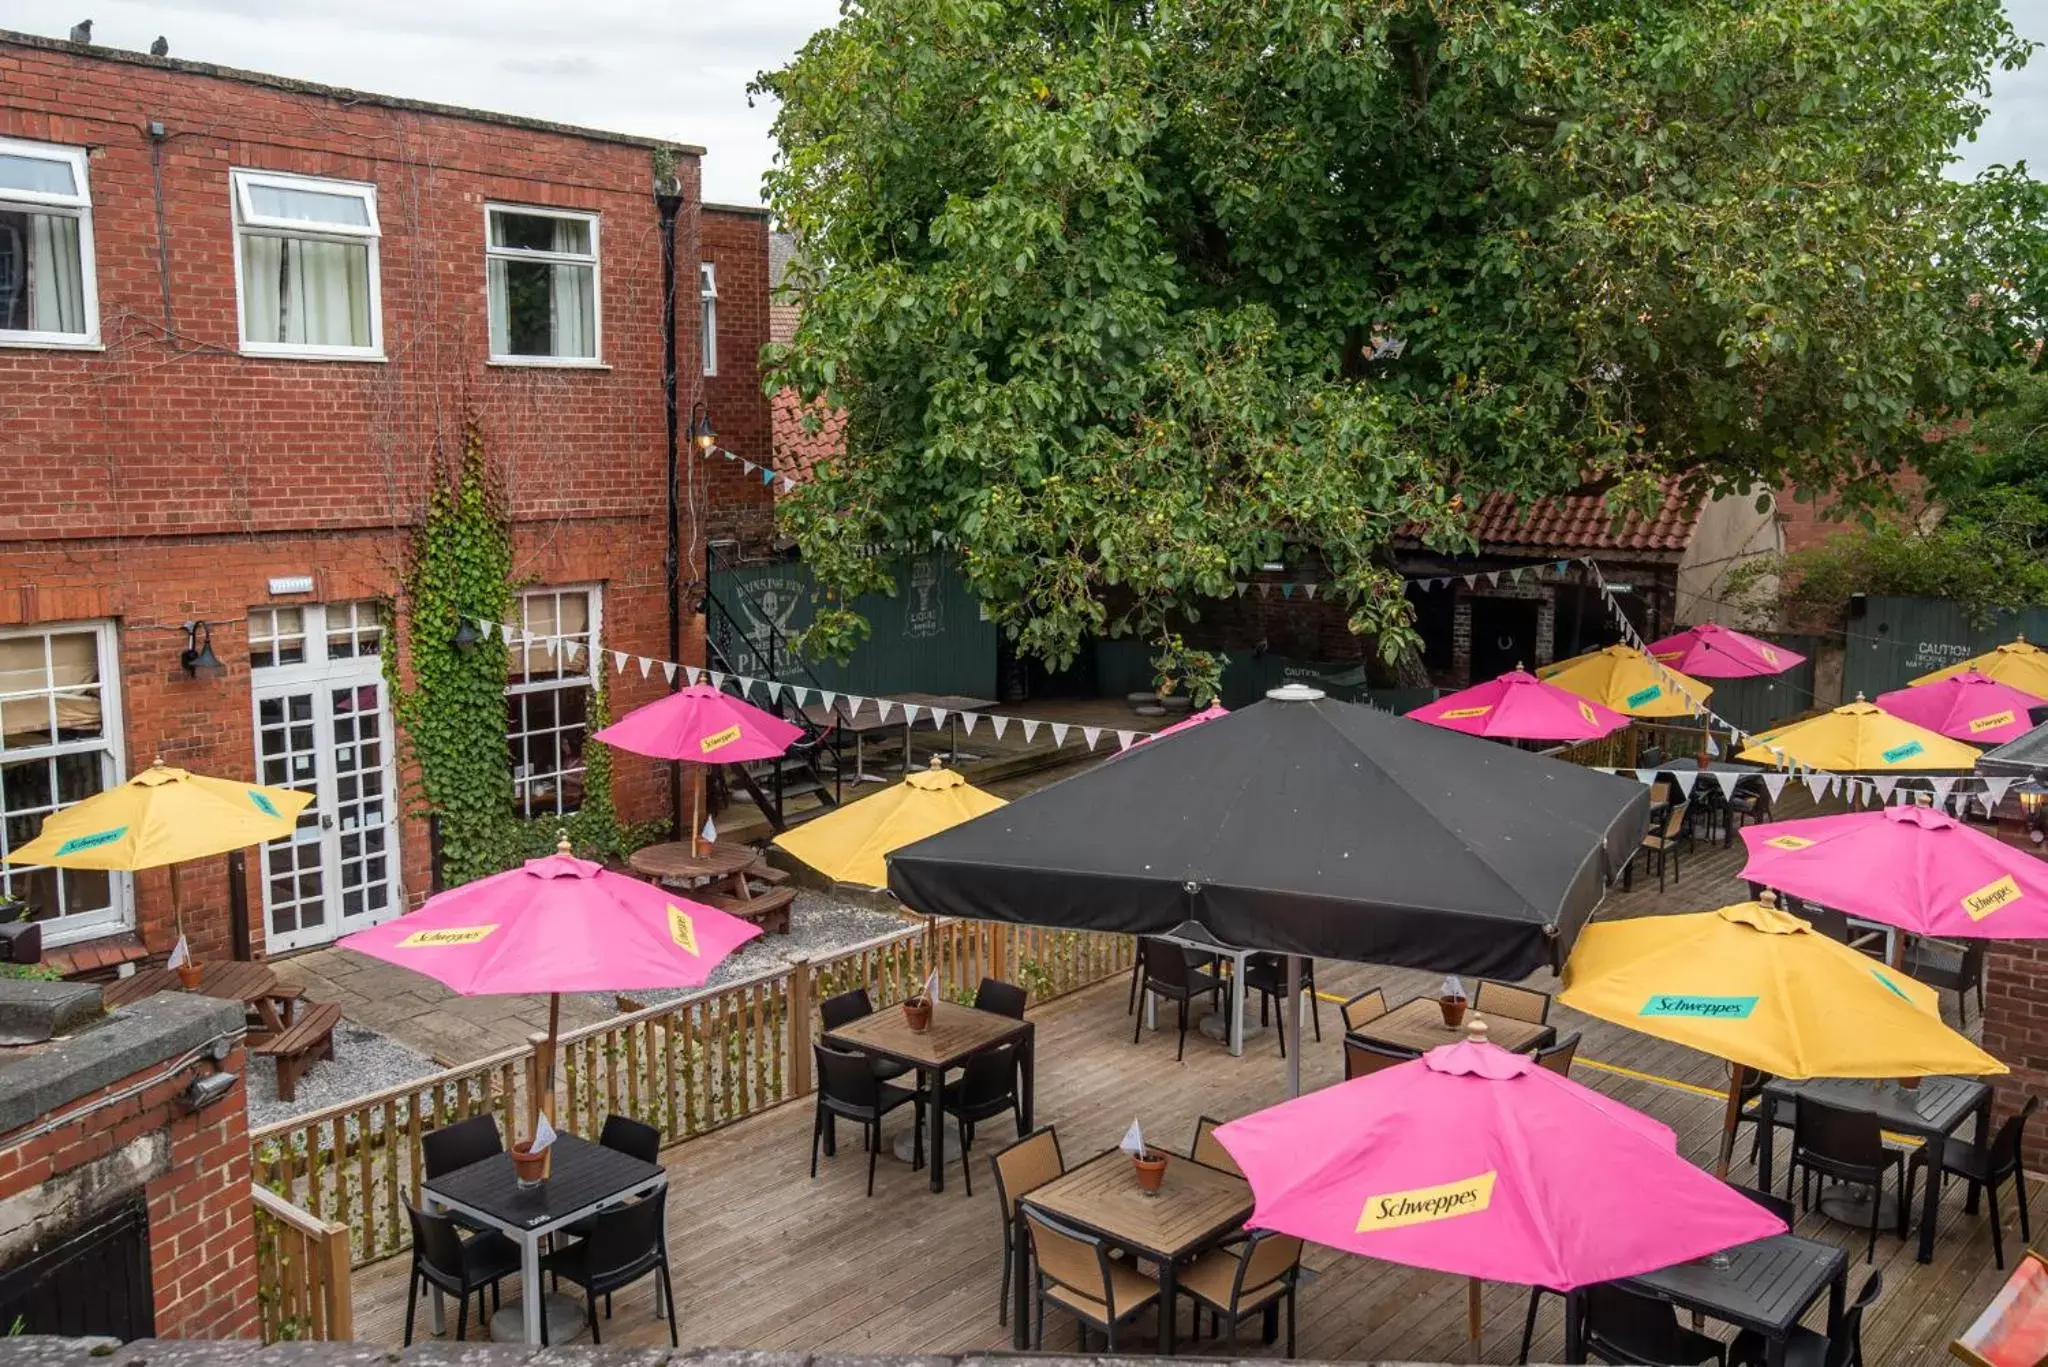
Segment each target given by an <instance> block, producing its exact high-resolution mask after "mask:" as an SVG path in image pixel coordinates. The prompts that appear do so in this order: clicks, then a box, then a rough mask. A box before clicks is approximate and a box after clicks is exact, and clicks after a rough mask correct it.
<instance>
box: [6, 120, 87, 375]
mask: <svg viewBox="0 0 2048 1367" xmlns="http://www.w3.org/2000/svg"><path fill="white" fill-rule="evenodd" d="M99 333H100V316H99V299H98V296H97V293H96V290H95V288H94V283H93V262H92V193H91V190H90V187H89V186H88V185H87V184H86V167H85V151H84V149H82V148H77V147H53V146H50V145H49V144H47V143H40V142H14V141H11V140H9V139H6V138H0V344H4V345H12V346H97V345H98V344H99V339H100V337H99Z"/></svg>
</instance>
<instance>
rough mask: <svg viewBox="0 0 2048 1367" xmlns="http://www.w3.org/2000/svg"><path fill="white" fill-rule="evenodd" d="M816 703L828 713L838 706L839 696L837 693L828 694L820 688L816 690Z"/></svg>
mask: <svg viewBox="0 0 2048 1367" xmlns="http://www.w3.org/2000/svg"><path fill="white" fill-rule="evenodd" d="M818 701H819V702H820V703H821V704H823V705H824V708H825V710H826V711H827V712H830V711H831V710H832V709H833V707H835V706H836V705H837V704H838V702H839V695H838V694H837V693H828V692H826V691H825V690H824V689H822V688H821V689H819V690H818Z"/></svg>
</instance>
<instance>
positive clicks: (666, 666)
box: [661, 660, 676, 683]
mask: <svg viewBox="0 0 2048 1367" xmlns="http://www.w3.org/2000/svg"><path fill="white" fill-rule="evenodd" d="M661 672H662V675H663V676H664V677H665V678H667V679H668V681H669V682H670V683H674V682H675V681H676V667H675V665H674V663H673V662H671V661H668V660H663V661H662V662H661Z"/></svg>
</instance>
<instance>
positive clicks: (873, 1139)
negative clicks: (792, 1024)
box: [811, 1043, 925, 1196]
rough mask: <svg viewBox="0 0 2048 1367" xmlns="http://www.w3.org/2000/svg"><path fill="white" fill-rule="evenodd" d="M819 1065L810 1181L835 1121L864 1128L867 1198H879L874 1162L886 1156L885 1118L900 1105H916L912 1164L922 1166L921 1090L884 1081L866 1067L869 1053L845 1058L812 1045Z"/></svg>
mask: <svg viewBox="0 0 2048 1367" xmlns="http://www.w3.org/2000/svg"><path fill="white" fill-rule="evenodd" d="M811 1058H812V1060H813V1062H814V1063H815V1065H816V1072H815V1076H816V1077H817V1082H818V1090H817V1097H818V1100H817V1113H816V1115H815V1116H814V1117H813V1118H812V1121H811V1180H812V1181H814V1182H815V1181H816V1180H817V1179H818V1146H819V1145H820V1144H821V1143H822V1142H823V1141H824V1138H825V1127H826V1126H827V1125H829V1124H831V1123H832V1120H833V1119H834V1118H835V1117H837V1118H838V1119H841V1120H851V1121H853V1122H854V1123H855V1124H857V1125H859V1126H860V1127H861V1130H862V1133H863V1135H864V1137H865V1138H866V1141H867V1149H868V1195H870V1196H873V1195H874V1194H875V1160H876V1159H877V1158H879V1157H880V1156H881V1152H882V1117H883V1116H885V1115H887V1114H889V1112H891V1111H893V1110H895V1109H896V1108H897V1107H899V1106H911V1105H914V1106H916V1107H917V1121H916V1124H917V1129H916V1132H915V1134H916V1138H915V1141H914V1142H915V1144H916V1150H915V1156H914V1159H913V1164H912V1165H913V1166H915V1167H922V1166H923V1165H924V1101H925V1096H924V1093H923V1092H920V1091H915V1090H913V1089H912V1088H909V1087H904V1086H901V1085H899V1084H897V1083H893V1082H884V1081H882V1080H881V1079H880V1078H878V1077H876V1076H875V1072H874V1069H872V1068H870V1067H869V1066H868V1058H867V1055H865V1054H847V1053H842V1052H840V1051H839V1050H837V1049H833V1048H830V1047H829V1046H827V1045H825V1044H822V1043H814V1044H812V1045H811Z"/></svg>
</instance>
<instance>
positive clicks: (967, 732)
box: [954, 712, 981, 736]
mask: <svg viewBox="0 0 2048 1367" xmlns="http://www.w3.org/2000/svg"><path fill="white" fill-rule="evenodd" d="M954 716H955V717H956V718H958V719H959V722H960V734H961V735H963V736H972V735H973V734H974V724H975V723H976V722H978V721H980V720H981V713H979V712H956V713H954Z"/></svg>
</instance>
